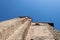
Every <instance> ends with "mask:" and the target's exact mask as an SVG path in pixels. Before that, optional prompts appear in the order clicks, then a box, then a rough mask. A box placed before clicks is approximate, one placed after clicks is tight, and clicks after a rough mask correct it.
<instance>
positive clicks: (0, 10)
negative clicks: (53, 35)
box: [0, 0, 60, 30]
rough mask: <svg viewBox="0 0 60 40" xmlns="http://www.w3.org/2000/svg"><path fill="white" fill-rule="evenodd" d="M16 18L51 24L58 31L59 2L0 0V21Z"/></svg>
mask: <svg viewBox="0 0 60 40" xmlns="http://www.w3.org/2000/svg"><path fill="white" fill-rule="evenodd" d="M18 16H30V17H31V18H32V19H33V21H37V22H53V23H54V25H55V28H56V29H57V30H60V0H0V21H4V20H8V19H11V18H15V17H18Z"/></svg>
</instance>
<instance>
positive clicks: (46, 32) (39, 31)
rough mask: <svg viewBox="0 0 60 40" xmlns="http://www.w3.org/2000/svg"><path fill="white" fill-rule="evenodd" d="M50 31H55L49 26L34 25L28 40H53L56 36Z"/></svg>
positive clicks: (31, 27) (29, 32)
mask: <svg viewBox="0 0 60 40" xmlns="http://www.w3.org/2000/svg"><path fill="white" fill-rule="evenodd" d="M50 29H52V30H53V27H52V26H50V25H49V24H45V23H39V24H37V25H36V24H35V23H32V24H31V26H30V29H29V31H28V34H27V37H26V40H29V39H34V40H45V39H46V40H47V39H50V40H53V37H54V35H53V34H52V33H51V32H50Z"/></svg>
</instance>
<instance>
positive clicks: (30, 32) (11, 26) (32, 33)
mask: <svg viewBox="0 0 60 40" xmlns="http://www.w3.org/2000/svg"><path fill="white" fill-rule="evenodd" d="M31 20H32V19H31V18H29V17H26V16H24V17H19V18H14V19H11V20H6V21H2V22H0V40H60V32H59V31H57V30H56V29H54V27H53V24H52V23H46V22H32V21H31Z"/></svg>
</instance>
